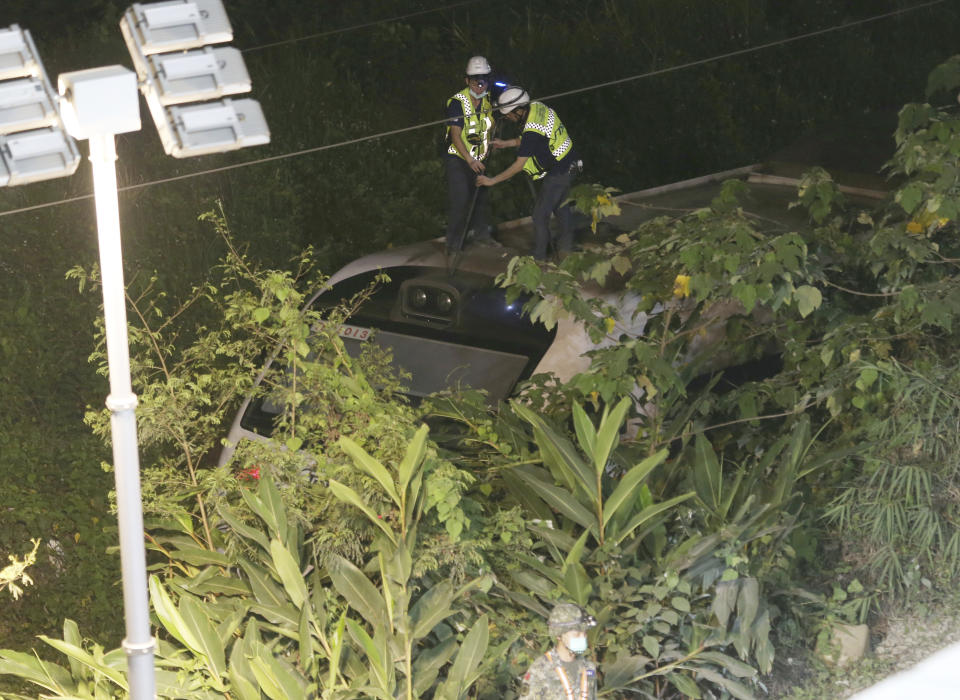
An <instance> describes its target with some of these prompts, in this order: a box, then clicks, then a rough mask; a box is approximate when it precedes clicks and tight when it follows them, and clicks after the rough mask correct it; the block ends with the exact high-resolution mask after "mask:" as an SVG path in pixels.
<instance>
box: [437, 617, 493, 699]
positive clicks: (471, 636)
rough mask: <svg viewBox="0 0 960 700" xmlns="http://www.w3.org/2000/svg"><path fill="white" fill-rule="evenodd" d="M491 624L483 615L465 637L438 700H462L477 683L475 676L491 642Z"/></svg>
mask: <svg viewBox="0 0 960 700" xmlns="http://www.w3.org/2000/svg"><path fill="white" fill-rule="evenodd" d="M489 624H490V621H489V620H488V618H487V616H486V615H481V616H480V617H479V618H477V621H476V622H474V623H473V627H471V628H470V631H469V632H468V633H467V636H466V637H464V640H463V643H462V644H461V645H460V651H459V652H458V653H457V658H456V659H454V662H453V666H451V667H450V671H449V672H448V673H447V680H446V682H445V683H444V684H443V686H442V687H441V689H440V692H439V693H438V694H437V698H438V700H461V698H463V697H464V696H465V694H466V692H467V690H468V689H469V688H470V686H471V685H473V683H474V681H476V676H475V675H474V674H475V672H476V670H477V667H478V666H479V665H480V662H481V661H482V660H483V655H484V653H485V652H486V650H487V644H488V642H489V629H488V627H489Z"/></svg>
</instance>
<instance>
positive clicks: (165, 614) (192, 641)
mask: <svg viewBox="0 0 960 700" xmlns="http://www.w3.org/2000/svg"><path fill="white" fill-rule="evenodd" d="M149 583H150V602H151V603H152V604H153V609H154V612H156V613H157V617H158V618H159V619H160V623H161V624H162V625H163V627H164V629H166V630H167V632H169V633H170V634H171V635H173V636H174V637H175V638H176V639H178V640H179V641H180V643H181V644H183V645H184V646H185V647H187V648H188V649H190V650H191V651H192V652H193V653H194V654H202V653H203V651H202V647H203V645H202V644H201V643H200V640H199V639H197V638H196V637H195V636H194V634H193V632H192V630H191V629H190V627H189V626H188V625H187V623H186V621H185V620H184V619H183V616H182V615H180V611H179V610H177V608H176V606H175V605H174V604H173V601H172V600H171V599H170V596H169V595H167V591H166V589H165V588H164V587H163V584H162V583H160V579H158V578H157V577H156V576H151V577H150V582H149Z"/></svg>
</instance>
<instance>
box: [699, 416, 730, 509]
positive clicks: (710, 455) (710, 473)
mask: <svg viewBox="0 0 960 700" xmlns="http://www.w3.org/2000/svg"><path fill="white" fill-rule="evenodd" d="M722 480H723V471H722V469H721V467H720V462H719V460H718V459H717V453H716V452H714V450H713V445H711V444H710V440H708V439H707V438H706V437H705V436H704V435H703V434H702V433H700V434H698V435H697V439H696V442H695V443H694V456H693V485H694V488H695V489H696V491H697V497H698V498H699V499H700V500H701V501H703V503H704V505H706V506H707V508H709V509H710V510H711V511H713V512H717V509H718V507H719V505H720V493H721V489H722V488H723V487H722Z"/></svg>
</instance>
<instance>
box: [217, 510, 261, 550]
mask: <svg viewBox="0 0 960 700" xmlns="http://www.w3.org/2000/svg"><path fill="white" fill-rule="evenodd" d="M218 512H219V514H220V517H221V518H223V521H224V522H225V523H226V524H227V525H229V526H230V528H231V529H232V530H233V531H234V532H236V533H237V534H238V535H241V536H242V537H246V538H247V539H248V540H253V541H254V542H256V543H257V544H259V545H260V546H261V547H263V549H264V550H265V551H269V550H270V538H269V537H268V536H267V535H265V534H264V533H263V532H262V531H260V530H258V529H256V528H253V527H250V526H249V525H247V524H246V523H244V522H243V521H242V520H240V518H238V517H237V516H236V515H235V514H234V512H233V511H232V510H230V509H229V508H221V509H219V510H218Z"/></svg>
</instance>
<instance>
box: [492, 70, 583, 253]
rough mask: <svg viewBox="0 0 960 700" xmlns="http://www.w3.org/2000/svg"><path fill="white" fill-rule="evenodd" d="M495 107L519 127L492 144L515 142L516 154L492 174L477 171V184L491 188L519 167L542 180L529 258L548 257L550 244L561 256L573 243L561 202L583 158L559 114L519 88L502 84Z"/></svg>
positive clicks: (567, 210)
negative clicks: (517, 133) (554, 228)
mask: <svg viewBox="0 0 960 700" xmlns="http://www.w3.org/2000/svg"><path fill="white" fill-rule="evenodd" d="M497 110H498V111H499V112H500V113H501V114H502V115H503V116H504V117H505V118H506V119H507V120H509V121H511V122H513V123H515V124H520V125H521V130H522V131H521V134H520V136H519V137H518V138H515V139H505V140H504V139H495V140H494V141H493V142H492V144H493V146H494V147H496V148H503V147H510V146H512V147H515V148H516V149H517V159H516V160H515V161H514V162H513V163H512V164H511V165H510V166H509V167H508V168H507V169H506V170H504V171H503V172H501V173H500V174H498V175H495V176H494V177H488V176H486V175H481V176H480V177H478V178H477V184H478V185H480V186H483V187H490V186H492V185H496V184H497V183H498V182H503V181H504V180H507V179H509V178H511V177H513V176H514V175H516V174H517V173H519V172H520V171H521V170H522V171H523V172H525V173H526V174H527V175H529V176H530V177H531V178H533V179H534V180H540V181H541V185H540V191H539V193H538V194H537V200H536V202H535V204H534V206H533V230H534V245H533V251H532V253H533V257H534V258H536V259H537V260H544V259H546V257H547V250H548V247H549V245H550V244H551V243H553V244H554V247H555V250H556V252H557V253H559V254H560V255H563V254H566V253H569V252H570V249H571V248H572V247H573V220H572V219H573V216H572V214H573V212H572V211H571V210H570V206H569V205H565V204H564V202H565V201H566V200H567V198H568V197H569V195H570V187H571V185H573V182H574V179H575V178H576V176H577V175H578V174H579V173H580V171H581V170H582V169H583V161H581V160H580V158H579V157H578V155H577V152H576V151H575V150H574V148H573V139H571V138H570V134H569V133H567V130H566V128H565V127H564V126H563V122H561V121H560V117H558V116H557V113H556V112H554V111H553V110H552V109H551V108H550V107H547V106H546V105H545V104H543V103H542V102H531V101H530V96H529V95H528V94H527V92H526V90H524V89H523V88H521V87H516V86H510V87H507V88H505V89H504V91H503V92H502V93H500V98H499V99H498V100H497ZM554 214H555V215H556V217H557V224H558V228H559V231H558V233H557V236H556V238H554V237H552V236H551V234H550V217H551V215H554Z"/></svg>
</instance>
